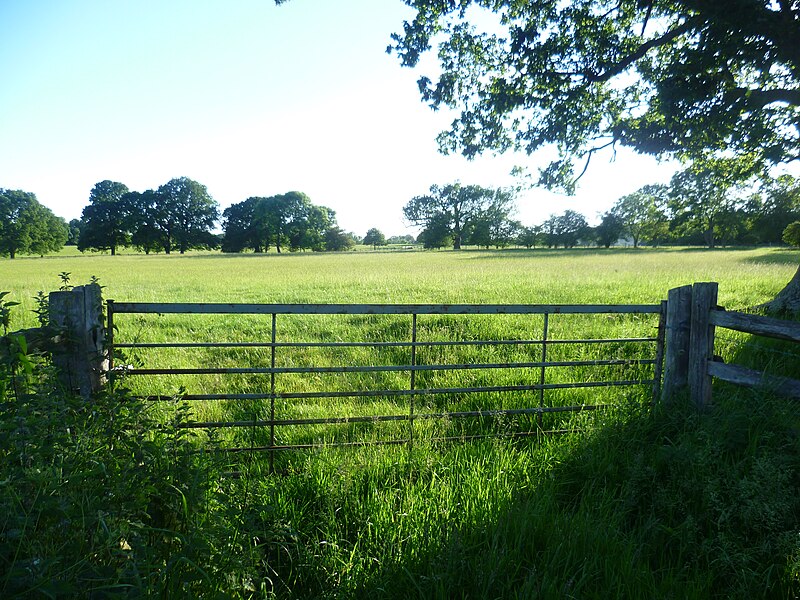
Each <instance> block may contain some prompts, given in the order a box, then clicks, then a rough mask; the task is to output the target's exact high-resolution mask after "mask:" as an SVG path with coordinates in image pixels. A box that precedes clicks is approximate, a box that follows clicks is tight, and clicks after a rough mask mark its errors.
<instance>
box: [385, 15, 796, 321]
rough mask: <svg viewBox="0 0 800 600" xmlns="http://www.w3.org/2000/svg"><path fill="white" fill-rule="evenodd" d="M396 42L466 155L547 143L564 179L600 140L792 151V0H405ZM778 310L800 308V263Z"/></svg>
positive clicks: (445, 143) (765, 160) (753, 152)
mask: <svg viewBox="0 0 800 600" xmlns="http://www.w3.org/2000/svg"><path fill="white" fill-rule="evenodd" d="M406 4H408V5H409V6H411V7H413V8H414V9H416V15H415V17H414V18H413V19H412V20H411V21H409V22H406V23H405V24H404V29H403V32H402V34H399V35H395V36H394V44H393V46H391V47H390V50H392V51H394V52H396V53H397V54H398V56H399V57H400V58H401V60H402V62H403V64H404V65H407V66H411V67H414V66H417V65H418V64H419V62H420V58H421V57H422V55H423V54H424V53H425V52H426V51H428V50H430V49H431V47H432V46H433V45H436V46H437V51H438V58H439V63H440V69H439V70H438V72H437V73H436V75H435V76H433V78H431V77H430V76H426V75H423V76H422V77H421V78H420V79H419V88H420V91H421V93H422V97H423V99H424V100H425V101H427V102H428V103H429V104H430V105H431V106H432V107H433V108H440V107H449V108H453V109H456V110H457V111H459V116H458V117H457V118H456V119H455V120H454V121H453V123H452V127H451V128H450V130H449V131H446V132H444V133H442V134H441V135H440V137H439V143H440V147H441V149H442V150H443V151H446V152H449V151H460V152H461V153H463V154H465V155H466V156H475V155H476V154H478V153H480V152H483V151H486V150H489V151H501V152H502V151H505V150H509V149H520V150H524V151H527V152H529V153H532V152H534V151H535V150H537V149H539V148H541V147H543V146H551V147H555V148H556V149H557V151H558V157H557V158H556V160H554V161H552V162H551V163H550V164H549V165H548V166H547V167H545V168H543V169H541V171H540V176H539V183H540V184H542V185H546V186H549V187H560V188H563V189H567V190H572V189H573V188H574V185H575V180H576V175H579V174H580V173H581V172H582V171H583V170H584V169H585V168H586V167H587V166H588V161H589V159H590V158H591V157H592V155H593V154H594V153H595V152H597V151H598V150H599V149H600V148H603V147H607V146H614V145H624V146H628V147H631V148H633V149H635V150H637V151H639V152H644V153H648V154H653V155H657V156H678V157H680V158H684V159H695V158H698V157H707V156H709V155H711V156H717V157H719V156H731V155H740V156H743V155H747V156H751V157H754V158H755V159H756V161H757V162H758V163H759V164H761V165H763V166H764V167H765V168H766V167H769V166H770V165H774V164H777V163H786V162H791V161H797V160H798V159H799V158H800V144H798V140H799V138H800V43H798V40H800V0H727V1H725V2H721V1H719V0H570V1H564V0H539V1H537V2H528V1H520V0H406ZM772 308H775V309H782V310H799V309H800V269H798V272H797V274H796V275H795V277H794V278H793V280H792V281H791V282H790V284H789V285H787V287H786V288H785V289H784V290H783V291H782V292H781V293H780V294H779V295H778V297H776V299H775V300H774V301H773V303H772Z"/></svg>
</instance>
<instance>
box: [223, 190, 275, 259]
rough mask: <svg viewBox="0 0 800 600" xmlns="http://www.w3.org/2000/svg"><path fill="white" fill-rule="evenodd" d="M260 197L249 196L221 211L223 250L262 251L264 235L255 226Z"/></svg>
mask: <svg viewBox="0 0 800 600" xmlns="http://www.w3.org/2000/svg"><path fill="white" fill-rule="evenodd" d="M260 200H261V198H255V197H251V198H248V199H247V200H244V201H243V202H237V203H236V204H231V205H230V206H229V207H228V208H226V209H225V211H224V212H223V213H222V230H223V231H224V232H225V233H224V237H223V239H222V251H223V252H242V251H243V250H245V249H250V250H253V252H257V253H258V252H262V251H263V248H264V243H265V241H266V240H265V238H266V235H264V234H263V232H261V231H260V230H259V229H258V227H256V222H255V214H256V204H258V202H259V201H260Z"/></svg>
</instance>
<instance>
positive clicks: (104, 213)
mask: <svg viewBox="0 0 800 600" xmlns="http://www.w3.org/2000/svg"><path fill="white" fill-rule="evenodd" d="M127 193H128V186H126V185H125V184H123V183H119V182H116V181H109V180H105V181H101V182H100V183H97V184H95V186H94V187H93V188H92V191H91V193H90V194H89V204H88V205H87V206H86V207H85V208H84V209H83V213H82V214H81V221H82V223H83V228H82V235H81V237H80V239H79V240H78V250H80V251H81V252H83V251H84V250H87V249H89V248H94V249H97V250H110V251H111V255H112V256H114V255H115V254H116V253H117V247H119V246H126V245H127V244H129V243H130V241H131V234H130V232H129V227H130V222H131V219H130V210H131V207H130V205H128V203H127V202H126V197H125V195H126V194H127Z"/></svg>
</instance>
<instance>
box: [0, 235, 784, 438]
mask: <svg viewBox="0 0 800 600" xmlns="http://www.w3.org/2000/svg"><path fill="white" fill-rule="evenodd" d="M65 252H68V251H65ZM792 261H793V256H792V253H790V252H786V251H765V250H745V251H743V250H729V251H715V252H708V251H702V250H685V249H679V250H621V249H616V250H571V251H557V250H556V251H553V250H533V251H531V250H504V251H479V250H465V251H461V252H451V251H449V252H420V251H412V252H397V251H380V252H370V251H365V252H358V253H354V252H350V253H341V254H327V253H326V254H314V253H298V254H283V255H278V254H266V255H254V254H249V255H224V254H219V253H198V254H189V255H184V256H181V255H179V254H178V255H170V256H167V255H150V256H148V255H142V254H121V255H118V256H109V255H97V254H94V255H92V254H87V255H74V253H73V255H64V256H57V257H52V258H38V259H37V258H30V259H17V260H14V261H4V262H3V263H0V266H2V267H3V269H4V270H6V269H8V270H10V271H11V273H10V276H9V281H13V282H15V283H16V285H12V286H10V288H11V292H12V296H14V297H16V298H20V299H21V300H22V302H23V308H28V307H30V303H31V302H32V298H33V296H34V295H35V291H36V290H48V289H54V288H55V287H57V286H58V285H59V280H58V277H57V275H58V274H59V273H62V272H63V273H69V278H70V282H71V283H73V284H79V283H81V282H86V281H89V279H90V278H92V277H96V278H98V279H99V280H100V283H101V284H102V285H104V286H105V296H106V297H107V298H113V299H114V300H116V301H134V302H135V301H140V302H259V303H264V302H273V303H298V302H300V303H302V302H309V303H330V302H336V303H501V304H522V303H535V304H557V303H561V304H586V303H596V304H657V303H658V302H659V301H660V300H661V299H663V298H665V297H666V292H667V290H668V289H669V288H671V287H675V286H678V285H683V284H686V283H691V282H693V281H698V280H703V281H708V280H714V281H719V282H720V285H721V294H720V296H721V302H722V303H723V304H725V305H727V306H729V307H733V308H743V307H747V306H752V305H754V304H758V303H760V302H763V301H765V300H767V299H769V297H770V296H771V295H772V294H774V293H775V291H777V290H778V289H779V287H780V285H781V284H782V283H783V282H784V281H786V280H788V279H789V277H790V276H791V273H792V268H793V264H792ZM4 279H5V278H4ZM18 314H26V313H25V312H24V311H18ZM31 316H32V313H31V312H30V311H27V318H28V322H24V321H23V324H24V325H31V324H32V323H30V318H31ZM656 324H657V317H655V316H653V315H650V316H643V317H636V316H610V315H605V316H604V315H601V316H560V315H559V316H553V317H552V319H551V321H550V325H549V331H548V336H549V338H550V339H585V338H609V337H648V336H651V337H652V336H655V326H656ZM115 325H116V326H117V327H118V328H119V330H118V332H117V333H116V339H117V341H123V342H165V341H181V342H207V341H211V342H259V341H260V342H264V341H269V340H270V337H271V331H270V328H271V321H270V317H269V315H266V316H250V315H241V316H237V315H221V316H197V315H195V316H186V315H119V316H118V317H117V318H116V320H115ZM542 325H543V324H542V317H541V316H535V315H534V316H511V315H505V316H502V315H498V316H474V317H451V316H435V315H430V316H420V317H419V320H418V340H419V341H442V340H451V341H453V340H455V341H462V340H473V339H489V340H504V339H539V338H540V337H541V335H542ZM410 337H411V319H410V316H400V317H398V316H366V315H365V316H352V317H343V316H339V315H332V316H323V315H313V316H281V317H280V318H279V320H278V323H277V341H279V342H298V341H299V342H329V341H345V342H348V341H350V342H363V341H392V342H393V341H409V340H410ZM629 346H630V347H625V346H624V345H620V344H617V345H612V346H607V345H606V346H599V345H597V346H584V347H575V346H551V347H550V350H549V352H550V354H549V356H548V359H549V360H551V361H552V360H583V361H585V360H596V359H604V358H611V359H634V358H653V355H654V349H653V346H652V345H651V346H650V348H649V350H645V349H643V348H637V347H634V345H629ZM540 358H541V356H540V349H539V348H538V347H536V346H533V347H530V346H529V347H515V346H508V347H502V346H500V347H491V348H486V347H459V348H447V347H444V348H442V347H432V348H431V347H429V348H420V350H419V355H418V361H419V364H443V363H450V364H454V363H455V364H474V363H487V362H489V363H508V362H535V361H537V360H540ZM121 360H123V361H124V362H125V363H127V364H132V365H134V366H140V367H150V368H193V367H194V368H197V367H212V368H237V367H245V368H258V367H261V368H266V367H269V366H270V361H271V355H270V351H269V348H255V349H252V348H249V349H241V348H209V349H185V348H183V349H152V350H151V349H137V350H134V351H130V352H128V353H126V355H125V356H124V357H123V358H122V359H121ZM410 362H411V360H410V350H409V349H408V348H384V349H380V350H379V351H378V350H376V349H372V348H364V347H359V348H336V349H326V348H314V349H309V348H297V349H292V348H283V349H281V350H280V351H279V352H278V353H277V356H276V366H277V367H302V366H339V365H391V364H395V365H398V364H399V365H402V364H410ZM652 376H653V370H652V367H647V368H627V369H623V368H618V367H603V368H599V367H592V368H580V369H576V368H572V369H565V368H553V369H549V370H548V374H547V382H548V383H567V382H572V381H578V382H582V381H598V380H600V381H603V380H610V379H642V380H644V379H648V378H652ZM408 377H409V374H408V372H378V373H358V374H347V375H345V374H327V375H326V374H312V375H309V374H285V375H281V376H279V377H276V386H277V390H278V392H279V393H280V392H287V393H304V392H316V391H321V390H332V391H335V392H345V391H348V390H381V389H390V390H391V389H399V390H402V389H407V388H408V385H409V382H408ZM537 380H538V370H537V369H511V370H473V371H461V372H458V373H451V372H441V371H438V372H437V371H428V372H420V373H418V379H417V387H418V388H445V387H475V386H514V385H525V384H527V383H531V382H536V381H537ZM126 385H128V386H130V387H131V388H132V389H133V390H134V391H135V392H136V393H139V394H144V395H148V394H159V395H173V394H178V393H179V392H181V391H183V392H187V393H189V394H197V393H216V394H219V393H232V394H266V393H269V391H270V389H271V381H270V378H269V376H268V375H263V374H241V375H219V374H213V375H174V376H156V377H148V378H143V377H131V378H129V380H128V381H126ZM650 394H651V388H650V387H649V386H640V387H639V388H635V389H633V390H632V389H631V388H625V389H621V390H620V389H616V388H608V389H597V388H594V389H590V388H587V389H572V390H552V391H548V392H547V393H546V394H544V395H542V396H541V397H540V396H539V394H538V393H534V392H515V393H504V394H497V393H486V394H479V395H476V394H472V395H466V394H462V395H459V396H453V395H437V396H430V397H427V396H426V397H419V398H416V399H415V403H416V406H415V407H414V410H415V411H416V412H417V413H418V414H426V413H438V412H453V411H474V410H492V409H515V408H528V407H530V406H539V405H541V406H544V407H558V406H579V405H593V404H607V403H619V402H622V401H624V402H631V401H636V402H646V401H647V400H649V399H650V397H651V396H650ZM410 402H411V399H410V398H409V397H407V396H406V397H391V396H389V397H383V396H381V397H376V398H356V399H353V398H326V399H315V400H303V401H297V400H294V401H292V400H288V401H287V400H279V401H278V402H277V403H276V406H275V407H274V410H275V416H276V417H277V418H282V419H313V418H324V417H332V416H336V417H354V416H357V417H365V416H376V415H401V414H407V413H408V411H409V404H410ZM272 410H273V407H271V406H270V404H269V401H265V400H225V401H198V402H196V403H194V404H193V411H194V417H195V418H196V420H198V421H218V420H234V421H248V420H253V419H256V420H266V419H269V417H270V414H271V412H272ZM585 418H586V417H585V416H581V417H580V418H579V420H580V421H585ZM516 421H517V422H515V423H512V424H509V423H507V422H499V423H498V422H496V423H494V424H493V425H494V427H495V429H499V430H501V431H505V430H509V429H510V428H511V427H512V426H513V427H516V428H517V429H522V430H524V431H531V430H536V429H537V424H536V423H535V422H534V421H533V418H532V417H519V418H518V419H516ZM574 421H575V419H566V420H565V418H563V417H556V416H551V415H548V416H546V417H545V418H544V420H540V422H539V425H540V426H544V427H546V428H556V429H558V428H564V427H570V426H572V424H573V423H574ZM483 425H485V423H484V424H483ZM407 428H408V425H407V424H406V423H398V422H390V423H380V424H377V423H367V424H365V423H360V424H348V425H335V426H334V425H327V426H310V427H309V426H306V427H302V428H300V427H287V428H284V429H282V430H281V431H280V432H279V434H278V437H277V441H278V443H287V444H289V443H303V444H304V443H313V442H329V441H334V440H336V441H354V440H355V441H363V440H373V441H374V440H380V439H397V438H402V437H406V436H407V435H409V434H410V432H408V431H407ZM443 428H444V430H443ZM416 429H417V432H416V433H417V434H421V433H426V434H431V435H433V434H434V432H438V434H439V435H445V436H446V435H450V436H452V435H466V434H469V433H476V431H475V430H474V429H471V428H470V426H468V425H467V421H459V422H452V423H446V424H445V425H443V424H442V423H440V422H439V423H431V422H424V421H418V423H417V425H416ZM478 432H479V431H478ZM265 435H266V431H265V430H263V429H262V430H257V431H256V430H252V429H249V428H233V429H230V430H226V431H225V432H224V437H225V438H226V439H227V441H228V443H229V444H231V445H233V446H248V445H256V446H260V445H264V444H266V443H268V439H266V440H265V438H264V436H265Z"/></svg>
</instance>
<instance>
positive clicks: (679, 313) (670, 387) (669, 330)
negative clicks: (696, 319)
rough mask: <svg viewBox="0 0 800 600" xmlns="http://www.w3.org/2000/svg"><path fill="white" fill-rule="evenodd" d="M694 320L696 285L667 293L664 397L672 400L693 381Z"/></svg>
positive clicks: (668, 400)
mask: <svg viewBox="0 0 800 600" xmlns="http://www.w3.org/2000/svg"><path fill="white" fill-rule="evenodd" d="M691 321H692V286H690V285H684V286H682V287H678V288H674V289H671V290H670V291H669V292H668V293H667V318H666V325H665V328H666V338H665V344H666V351H665V354H664V385H663V386H662V388H661V401H662V402H664V403H668V402H670V401H671V400H672V399H673V398H675V396H676V395H677V394H679V393H681V392H682V391H684V390H685V389H686V388H687V387H688V385H689V379H688V377H689V337H690V330H691Z"/></svg>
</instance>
